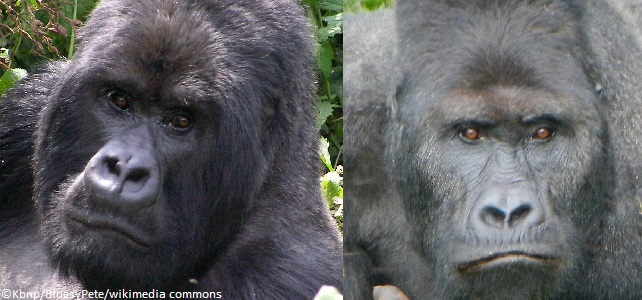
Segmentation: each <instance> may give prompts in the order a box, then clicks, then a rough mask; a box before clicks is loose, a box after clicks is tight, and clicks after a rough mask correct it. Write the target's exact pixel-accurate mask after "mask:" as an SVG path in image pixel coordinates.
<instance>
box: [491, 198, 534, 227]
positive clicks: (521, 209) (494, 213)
mask: <svg viewBox="0 0 642 300" xmlns="http://www.w3.org/2000/svg"><path fill="white" fill-rule="evenodd" d="M532 211H533V207H532V206H531V205H529V204H522V205H520V206H518V207H516V208H514V209H511V208H509V209H503V208H500V207H497V206H494V205H489V206H486V207H484V208H483V209H482V211H481V216H480V218H481V220H482V222H484V224H486V225H488V226H491V227H497V228H516V227H517V226H519V225H520V224H521V223H522V222H525V221H526V220H527V219H529V218H528V217H529V216H533V215H534V214H532Z"/></svg>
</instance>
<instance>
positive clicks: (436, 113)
mask: <svg viewBox="0 0 642 300" xmlns="http://www.w3.org/2000/svg"><path fill="white" fill-rule="evenodd" d="M395 4H396V7H395V10H394V11H382V12H377V13H376V14H374V15H365V16H360V15H356V16H353V17H352V18H350V17H349V18H347V19H346V22H345V38H346V46H345V49H346V53H345V60H344V61H345V62H346V66H345V74H346V75H347V76H346V80H345V93H346V106H345V107H346V134H345V136H346V144H345V149H346V152H345V155H346V156H345V167H346V174H345V178H346V182H345V188H346V204H347V206H346V208H345V211H346V215H345V224H344V226H345V248H344V249H345V252H344V259H345V268H346V282H345V287H346V291H345V292H346V298H348V299H369V298H372V287H373V286H374V285H381V284H392V285H396V286H398V287H399V288H401V290H403V291H404V292H405V293H406V294H407V295H409V296H410V298H411V299H467V298H483V299H502V298H505V299H514V298H515V297H517V298H525V299H569V298H570V299H635V298H640V297H642V280H641V278H640V275H639V274H640V272H642V237H641V235H640V232H641V231H642V215H641V214H640V212H641V208H640V201H639V195H638V193H639V192H638V190H640V184H639V173H641V172H642V165H641V164H640V159H639V158H640V157H642V152H641V151H642V150H641V149H640V147H639V146H638V144H639V142H641V141H642V139H640V138H639V135H638V134H636V132H638V131H639V130H640V129H642V117H640V116H642V106H641V105H640V104H641V103H640V102H641V101H642V96H640V95H642V90H641V87H640V86H639V84H638V83H639V82H640V81H641V80H642V51H641V50H642V47H641V46H640V36H639V31H638V29H637V28H635V27H633V26H631V24H632V22H631V21H630V16H624V15H622V10H621V9H618V7H619V6H620V4H617V3H611V2H607V1H601V0H591V1H555V0H553V1H544V0H542V1H519V0H509V1H501V0H476V1H463V0H462V1H451V0H450V1H439V0H435V1H412V0H399V1H397V2H396V3H395ZM372 28H375V29H374V30H373V29H372ZM370 58H374V59H370ZM471 130H472V131H471ZM541 130H543V131H541Z"/></svg>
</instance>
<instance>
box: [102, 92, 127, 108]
mask: <svg viewBox="0 0 642 300" xmlns="http://www.w3.org/2000/svg"><path fill="white" fill-rule="evenodd" d="M107 97H108V98H109V101H110V102H111V103H112V104H114V105H115V106H116V107H117V108H118V109H121V110H128V109H129V107H130V102H131V101H130V99H129V97H128V96H127V95H125V94H124V93H122V92H118V91H111V92H109V94H108V95H107Z"/></svg>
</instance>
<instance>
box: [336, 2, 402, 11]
mask: <svg viewBox="0 0 642 300" xmlns="http://www.w3.org/2000/svg"><path fill="white" fill-rule="evenodd" d="M392 2H393V1H392V0H345V4H344V7H345V10H346V11H359V10H375V9H378V8H382V7H390V6H392Z"/></svg>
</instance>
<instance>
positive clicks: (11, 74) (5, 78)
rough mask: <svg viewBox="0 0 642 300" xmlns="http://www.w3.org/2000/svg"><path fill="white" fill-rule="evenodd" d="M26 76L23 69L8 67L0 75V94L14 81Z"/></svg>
mask: <svg viewBox="0 0 642 300" xmlns="http://www.w3.org/2000/svg"><path fill="white" fill-rule="evenodd" d="M25 76H27V71H25V70H23V69H10V70H7V72H5V73H4V74H3V75H2V77H0V96H2V95H3V94H4V93H5V92H6V91H7V90H8V89H9V88H10V87H11V86H13V84H14V83H16V81H18V80H20V79H22V78H23V77H25Z"/></svg>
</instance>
